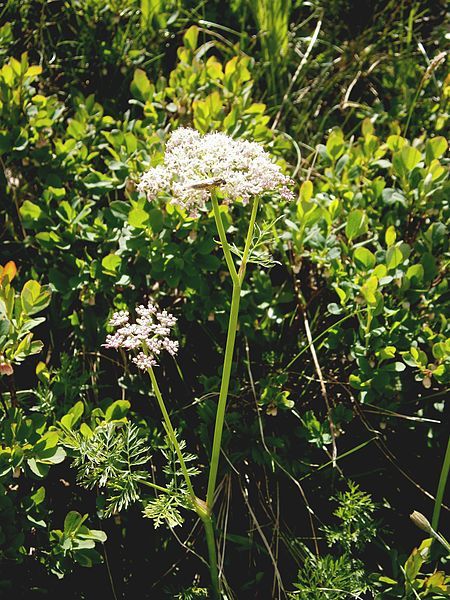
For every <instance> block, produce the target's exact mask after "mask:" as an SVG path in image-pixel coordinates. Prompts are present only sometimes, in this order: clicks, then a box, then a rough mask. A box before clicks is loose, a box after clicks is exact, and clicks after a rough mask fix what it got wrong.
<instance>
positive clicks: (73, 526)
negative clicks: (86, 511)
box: [64, 510, 88, 536]
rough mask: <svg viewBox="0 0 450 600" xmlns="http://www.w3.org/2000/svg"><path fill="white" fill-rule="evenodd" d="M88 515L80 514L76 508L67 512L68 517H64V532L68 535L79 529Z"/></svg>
mask: <svg viewBox="0 0 450 600" xmlns="http://www.w3.org/2000/svg"><path fill="white" fill-rule="evenodd" d="M87 517H88V516H87V515H84V516H82V515H80V513H79V512H77V511H76V510H71V511H70V512H68V513H67V515H66V518H65V519H64V533H65V534H66V535H68V536H70V535H73V534H74V533H76V531H77V529H79V528H80V527H81V525H82V524H83V523H84V521H86V519H87Z"/></svg>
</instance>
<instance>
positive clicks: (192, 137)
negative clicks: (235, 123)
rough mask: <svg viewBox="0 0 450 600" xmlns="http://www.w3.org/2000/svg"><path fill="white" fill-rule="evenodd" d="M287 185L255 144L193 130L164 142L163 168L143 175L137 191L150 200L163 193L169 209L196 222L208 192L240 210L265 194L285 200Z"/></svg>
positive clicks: (181, 131) (181, 130)
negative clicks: (216, 192) (276, 194)
mask: <svg viewBox="0 0 450 600" xmlns="http://www.w3.org/2000/svg"><path fill="white" fill-rule="evenodd" d="M291 183H292V181H291V179H290V178H289V177H287V176H286V175H283V173H282V172H281V169H280V167H279V166H278V165H276V164H275V163H273V162H272V160H271V159H270V156H269V154H268V153H267V152H265V150H264V149H263V148H262V146H260V144H258V143H256V142H248V141H245V140H234V139H233V138H231V137H229V136H228V135H226V134H224V133H208V134H206V135H204V136H202V135H200V134H199V133H198V131H195V130H194V129H189V128H179V129H176V130H175V131H174V132H173V133H172V135H171V136H170V138H169V139H168V141H167V145H166V153H165V157H164V164H163V165H158V166H157V167H153V168H152V169H150V170H149V171H147V172H146V173H144V175H142V177H141V181H140V183H139V186H138V188H139V190H140V191H142V192H146V193H147V196H148V198H149V199H151V200H153V199H154V198H155V197H156V196H157V195H158V194H159V193H160V192H163V191H165V192H166V193H168V194H170V195H171V196H172V200H171V202H172V203H173V204H178V205H179V206H181V207H183V208H185V209H186V210H188V211H189V213H190V214H191V215H192V216H196V215H197V214H198V211H199V209H201V208H204V206H205V203H206V201H207V200H208V197H209V193H210V190H211V188H213V187H214V188H217V189H218V190H219V191H220V192H221V195H223V198H224V202H227V203H230V202H234V201H236V200H241V201H242V202H243V203H244V204H245V203H247V202H248V201H249V200H250V198H252V197H254V196H260V195H261V194H264V193H266V192H271V191H279V193H280V194H281V196H282V197H284V198H286V199H288V200H291V199H292V198H293V194H292V192H291V191H290V190H289V188H288V185H290V184H291Z"/></svg>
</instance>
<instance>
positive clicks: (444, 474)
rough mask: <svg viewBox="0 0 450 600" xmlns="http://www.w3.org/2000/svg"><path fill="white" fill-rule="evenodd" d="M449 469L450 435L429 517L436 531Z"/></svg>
mask: <svg viewBox="0 0 450 600" xmlns="http://www.w3.org/2000/svg"><path fill="white" fill-rule="evenodd" d="M449 471H450V436H449V438H448V443H447V450H446V452H445V458H444V464H443V465H442V469H441V476H440V478H439V484H438V489H437V492H436V500H435V501H434V510H433V517H432V519H431V526H432V528H433V529H434V530H435V531H437V530H438V526H439V515H440V513H441V506H442V501H443V500H444V492H445V486H446V484H447V478H448V472H449Z"/></svg>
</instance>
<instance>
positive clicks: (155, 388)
mask: <svg viewBox="0 0 450 600" xmlns="http://www.w3.org/2000/svg"><path fill="white" fill-rule="evenodd" d="M147 372H148V374H149V375H150V379H151V382H152V386H153V391H154V392H155V396H156V399H157V400H158V404H159V408H160V409H161V413H162V416H163V418H164V423H165V426H166V431H167V435H168V437H169V440H170V442H171V443H172V445H173V447H174V448H175V452H176V453H177V456H178V460H179V461H180V466H181V470H182V472H183V476H184V479H185V481H186V485H187V489H188V492H189V495H190V496H191V499H192V502H193V503H194V508H196V506H197V502H196V501H197V497H196V495H195V493H194V488H193V487H192V483H191V478H190V477H189V473H188V470H187V467H186V463H185V462H184V458H183V453H182V452H181V448H180V445H179V444H178V440H177V436H176V434H175V430H174V428H173V427H172V423H171V421H170V417H169V413H168V412H167V409H166V405H165V404H164V400H163V397H162V394H161V391H160V389H159V386H158V382H157V381H156V377H155V372H154V371H153V369H152V368H151V367H150V368H149V369H147Z"/></svg>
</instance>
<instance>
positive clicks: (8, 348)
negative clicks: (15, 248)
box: [0, 263, 51, 375]
mask: <svg viewBox="0 0 450 600" xmlns="http://www.w3.org/2000/svg"><path fill="white" fill-rule="evenodd" d="M9 264H10V265H14V263H9ZM7 266H8V265H6V266H5V268H3V267H2V271H3V274H2V275H0V361H1V366H2V368H0V374H1V375H5V374H6V375H11V374H12V373H13V371H14V368H13V366H12V365H14V364H20V363H21V362H22V361H23V360H25V359H26V358H27V357H28V356H31V355H32V354H38V353H39V352H40V351H41V350H42V347H43V344H42V342H40V341H39V340H34V339H33V337H34V336H33V333H31V329H34V328H35V327H37V326H38V325H40V324H41V323H43V322H44V321H45V318H44V317H33V315H35V314H36V313H38V312H41V311H42V310H44V309H45V308H46V307H47V306H48V304H49V302H50V295H51V294H50V291H49V290H48V288H47V287H46V286H41V285H40V284H39V283H38V282H37V281H34V280H33V279H30V280H29V281H27V282H26V283H25V284H24V286H23V288H22V290H21V292H20V294H17V293H16V292H15V290H14V288H13V287H12V286H11V284H10V279H11V278H12V277H11V275H10V274H8V270H7ZM12 269H13V271H12V276H14V275H15V265H14V267H12Z"/></svg>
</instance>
